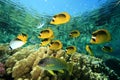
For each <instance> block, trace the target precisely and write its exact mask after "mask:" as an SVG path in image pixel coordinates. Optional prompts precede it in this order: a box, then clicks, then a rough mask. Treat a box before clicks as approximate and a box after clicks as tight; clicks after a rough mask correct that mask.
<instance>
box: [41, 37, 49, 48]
mask: <svg viewBox="0 0 120 80" xmlns="http://www.w3.org/2000/svg"><path fill="white" fill-rule="evenodd" d="M50 42H51V40H50V39H49V38H45V39H43V40H42V41H41V43H40V46H47V45H48V44H49V43H50Z"/></svg>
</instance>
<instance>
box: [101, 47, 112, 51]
mask: <svg viewBox="0 0 120 80" xmlns="http://www.w3.org/2000/svg"><path fill="white" fill-rule="evenodd" d="M102 51H104V52H113V48H112V47H110V46H103V47H102Z"/></svg>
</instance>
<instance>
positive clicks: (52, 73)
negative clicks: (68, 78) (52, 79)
mask: <svg viewBox="0 0 120 80" xmlns="http://www.w3.org/2000/svg"><path fill="white" fill-rule="evenodd" d="M48 72H49V73H50V74H51V75H53V76H55V75H56V74H55V73H54V72H53V71H52V70H48Z"/></svg>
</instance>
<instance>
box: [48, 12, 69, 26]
mask: <svg viewBox="0 0 120 80" xmlns="http://www.w3.org/2000/svg"><path fill="white" fill-rule="evenodd" d="M69 20H70V15H69V14H68V13H67V12H62V13H59V14H56V15H54V16H53V18H52V20H51V22H50V24H54V25H59V24H64V23H67V22H68V21H69Z"/></svg>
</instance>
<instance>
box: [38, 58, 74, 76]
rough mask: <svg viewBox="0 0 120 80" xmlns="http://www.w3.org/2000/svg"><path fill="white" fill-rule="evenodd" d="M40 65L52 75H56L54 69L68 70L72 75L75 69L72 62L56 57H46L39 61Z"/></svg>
mask: <svg viewBox="0 0 120 80" xmlns="http://www.w3.org/2000/svg"><path fill="white" fill-rule="evenodd" d="M38 65H39V66H40V67H41V68H42V69H43V70H47V71H48V72H49V73H50V74H52V75H55V73H54V72H53V71H62V72H64V71H63V70H67V71H68V72H69V74H70V75H71V74H72V70H73V64H72V63H67V62H66V61H65V60H63V59H60V58H55V57H45V58H43V59H41V60H40V61H39V63H38Z"/></svg>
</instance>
